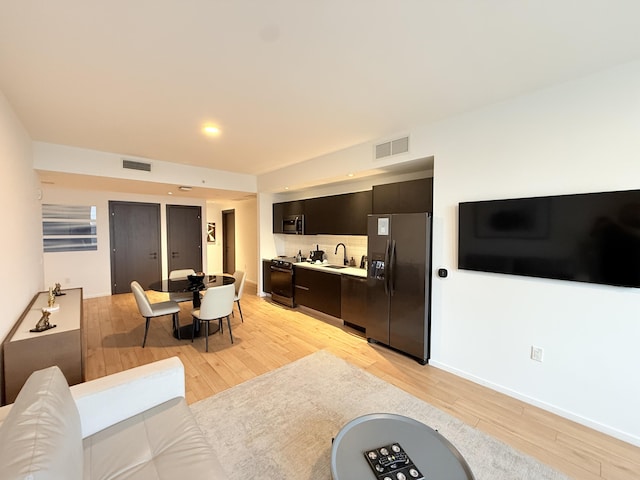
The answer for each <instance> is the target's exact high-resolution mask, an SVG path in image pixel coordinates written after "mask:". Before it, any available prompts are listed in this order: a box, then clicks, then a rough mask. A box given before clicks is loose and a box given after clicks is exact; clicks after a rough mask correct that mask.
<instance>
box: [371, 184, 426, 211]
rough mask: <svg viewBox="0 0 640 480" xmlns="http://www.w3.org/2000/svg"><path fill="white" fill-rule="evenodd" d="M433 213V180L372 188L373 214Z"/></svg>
mask: <svg viewBox="0 0 640 480" xmlns="http://www.w3.org/2000/svg"><path fill="white" fill-rule="evenodd" d="M432 211H433V178H421V179H419V180H410V181H408V182H398V183H388V184H385V185H374V186H373V213H374V214H376V213H422V212H432Z"/></svg>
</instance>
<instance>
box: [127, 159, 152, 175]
mask: <svg viewBox="0 0 640 480" xmlns="http://www.w3.org/2000/svg"><path fill="white" fill-rule="evenodd" d="M122 168H128V169H130V170H142V171H144V172H150V171H151V164H150V163H144V162H136V161H134V160H124V159H123V160H122Z"/></svg>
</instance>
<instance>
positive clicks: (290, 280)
mask: <svg viewBox="0 0 640 480" xmlns="http://www.w3.org/2000/svg"><path fill="white" fill-rule="evenodd" d="M295 261H296V259H295V257H286V256H279V257H276V258H273V259H271V299H272V300H273V301H274V302H278V303H280V304H281V305H285V306H287V307H291V308H293V307H295V306H296V305H295V298H294V296H293V292H294V276H293V274H294V271H293V264H294V263H295Z"/></svg>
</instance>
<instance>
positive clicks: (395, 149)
mask: <svg viewBox="0 0 640 480" xmlns="http://www.w3.org/2000/svg"><path fill="white" fill-rule="evenodd" d="M408 151H409V137H402V138H397V139H396V140H390V141H388V142H384V143H380V144H378V145H376V159H379V158H384V157H390V156H392V155H399V154H401V153H407V152H408Z"/></svg>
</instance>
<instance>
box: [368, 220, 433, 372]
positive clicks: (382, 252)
mask: <svg viewBox="0 0 640 480" xmlns="http://www.w3.org/2000/svg"><path fill="white" fill-rule="evenodd" d="M367 235H368V237H367V255H368V259H369V266H368V269H367V325H366V335H367V339H368V340H369V341H370V342H375V343H381V344H384V345H387V346H389V347H392V348H394V349H396V350H399V351H401V352H404V353H406V354H408V355H410V356H412V357H414V358H416V359H417V360H418V361H419V362H420V363H421V364H423V365H424V364H426V363H427V361H428V360H429V330H430V310H431V309H430V303H431V214H430V213H407V214H393V215H369V216H368V224H367Z"/></svg>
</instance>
